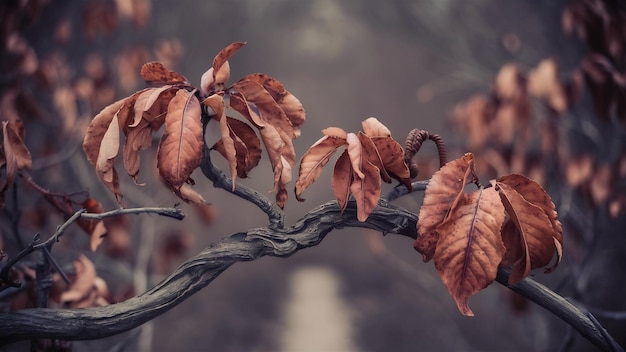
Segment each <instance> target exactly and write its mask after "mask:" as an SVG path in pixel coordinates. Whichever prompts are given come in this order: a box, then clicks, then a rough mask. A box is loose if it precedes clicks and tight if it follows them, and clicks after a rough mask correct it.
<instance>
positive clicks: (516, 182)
mask: <svg viewBox="0 0 626 352" xmlns="http://www.w3.org/2000/svg"><path fill="white" fill-rule="evenodd" d="M496 182H497V183H503V184H506V185H508V186H510V187H511V188H513V189H514V190H515V191H517V193H519V194H520V195H521V196H522V197H524V199H525V200H526V201H528V202H529V203H531V204H533V205H536V206H538V207H540V208H541V209H542V210H543V212H544V213H545V214H546V215H547V216H548V219H549V220H550V223H551V224H552V236H553V237H554V239H555V240H556V241H557V242H558V243H559V245H558V246H557V254H558V253H559V252H560V251H561V249H562V248H560V247H562V245H563V226H562V225H561V222H560V221H559V220H558V218H557V213H556V207H555V206H554V203H553V202H552V198H550V195H548V192H546V190H545V189H543V187H541V186H540V185H539V184H538V183H537V182H535V181H533V180H531V179H529V178H528V177H526V176H523V175H518V174H513V175H507V176H502V177H500V178H498V179H497V180H496ZM560 260H561V257H560V256H558V258H557V263H556V264H555V265H554V267H553V268H552V269H554V268H556V266H557V265H558V263H559V262H560Z"/></svg>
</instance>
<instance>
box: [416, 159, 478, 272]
mask: <svg viewBox="0 0 626 352" xmlns="http://www.w3.org/2000/svg"><path fill="white" fill-rule="evenodd" d="M474 178H475V175H474V155H473V154H471V153H467V154H465V155H464V156H463V157H461V158H458V159H456V160H453V161H451V162H449V163H447V164H446V165H445V166H444V167H442V168H441V169H439V170H438V171H437V172H435V174H433V176H432V178H431V179H430V182H429V183H428V186H427V187H426V191H425V192H424V201H423V203H422V207H421V208H420V213H419V220H418V222H417V233H418V237H417V239H416V240H415V243H414V245H413V246H414V248H415V250H416V251H418V252H420V253H422V256H423V259H424V261H425V262H427V261H429V260H431V259H432V257H433V255H434V254H435V248H436V247H437V246H438V244H437V242H438V240H439V234H438V233H437V230H436V229H437V226H439V224H441V223H442V222H443V221H444V220H446V219H447V218H448V215H449V213H450V209H451V208H453V207H455V205H456V203H457V202H458V201H459V199H460V198H461V196H462V195H463V189H464V187H465V185H466V184H468V183H470V182H472V181H473V179H474Z"/></svg>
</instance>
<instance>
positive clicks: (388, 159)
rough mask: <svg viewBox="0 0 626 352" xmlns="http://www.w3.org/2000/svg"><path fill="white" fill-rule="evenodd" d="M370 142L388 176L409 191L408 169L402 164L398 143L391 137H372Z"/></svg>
mask: <svg viewBox="0 0 626 352" xmlns="http://www.w3.org/2000/svg"><path fill="white" fill-rule="evenodd" d="M372 141H373V142H374V145H375V146H376V150H378V154H379V155H380V158H381V160H382V162H383V166H384V168H385V170H386V172H388V173H389V175H390V176H391V177H393V178H395V179H396V180H398V181H399V182H402V183H403V184H405V185H406V186H407V188H408V189H409V190H410V189H411V187H410V186H411V179H410V176H411V175H410V171H409V167H408V166H407V165H406V163H405V162H404V150H403V149H402V146H401V145H400V143H398V142H397V141H396V140H394V139H393V138H391V137H373V138H372Z"/></svg>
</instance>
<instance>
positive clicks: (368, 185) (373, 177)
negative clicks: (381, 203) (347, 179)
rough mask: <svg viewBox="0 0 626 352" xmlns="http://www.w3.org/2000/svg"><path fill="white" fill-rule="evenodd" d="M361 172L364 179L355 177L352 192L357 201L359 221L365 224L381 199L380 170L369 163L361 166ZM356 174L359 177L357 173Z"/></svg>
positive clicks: (366, 162) (351, 185) (365, 162)
mask: <svg viewBox="0 0 626 352" xmlns="http://www.w3.org/2000/svg"><path fill="white" fill-rule="evenodd" d="M361 170H362V171H363V177H357V176H353V180H352V183H351V184H350V192H352V195H353V196H354V199H355V201H356V207H357V219H358V220H359V221H362V222H363V221H365V220H367V217H368V216H369V215H370V214H371V213H372V211H373V210H374V208H376V206H377V205H378V200H379V199H380V170H378V168H377V167H376V166H374V165H372V163H370V162H369V161H364V162H363V163H362V164H361ZM353 171H354V170H353ZM354 174H355V175H357V174H356V171H355V172H354Z"/></svg>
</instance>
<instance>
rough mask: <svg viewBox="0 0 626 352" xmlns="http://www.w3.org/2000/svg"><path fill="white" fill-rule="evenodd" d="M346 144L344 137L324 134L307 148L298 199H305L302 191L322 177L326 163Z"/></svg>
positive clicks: (299, 174)
mask: <svg viewBox="0 0 626 352" xmlns="http://www.w3.org/2000/svg"><path fill="white" fill-rule="evenodd" d="M344 145H346V140H345V139H343V138H337V137H329V136H324V137H322V138H320V139H319V140H318V141H317V142H315V143H314V144H313V145H312V146H311V148H309V150H307V152H306V153H305V154H304V155H303V156H302V160H300V169H299V170H298V180H297V181H296V186H295V194H296V199H297V200H299V201H301V202H302V201H304V199H303V198H301V197H300V196H301V195H302V192H304V190H305V189H307V188H308V187H309V186H310V185H311V184H313V182H315V181H316V180H317V179H318V178H319V177H320V175H321V174H322V168H323V167H324V165H326V163H328V161H329V160H330V157H331V156H332V155H333V154H334V153H335V152H336V151H337V149H338V148H340V147H341V146H344Z"/></svg>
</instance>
